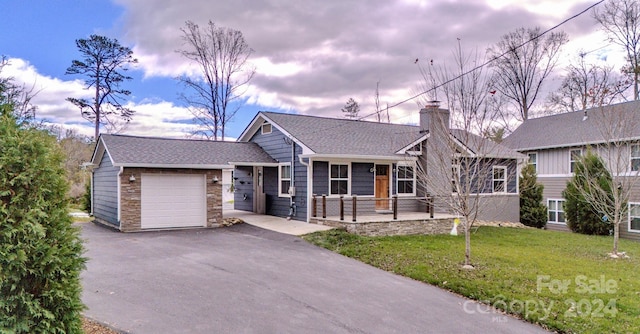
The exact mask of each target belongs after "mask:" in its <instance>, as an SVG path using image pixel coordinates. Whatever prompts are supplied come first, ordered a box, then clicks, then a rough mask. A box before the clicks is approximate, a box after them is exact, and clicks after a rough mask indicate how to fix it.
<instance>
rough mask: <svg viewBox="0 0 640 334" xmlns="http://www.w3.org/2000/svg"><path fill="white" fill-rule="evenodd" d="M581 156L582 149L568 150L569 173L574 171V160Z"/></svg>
mask: <svg viewBox="0 0 640 334" xmlns="http://www.w3.org/2000/svg"><path fill="white" fill-rule="evenodd" d="M581 156H582V150H581V149H578V150H571V151H569V171H570V172H571V173H575V171H576V162H577V161H578V159H580V157H581Z"/></svg>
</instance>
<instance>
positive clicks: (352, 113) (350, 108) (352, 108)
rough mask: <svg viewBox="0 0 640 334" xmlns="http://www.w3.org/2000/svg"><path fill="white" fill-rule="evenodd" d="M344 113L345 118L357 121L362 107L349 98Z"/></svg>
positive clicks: (343, 109)
mask: <svg viewBox="0 0 640 334" xmlns="http://www.w3.org/2000/svg"><path fill="white" fill-rule="evenodd" d="M342 112H343V113H346V115H345V117H347V118H350V119H356V118H357V117H358V113H359V112H360V105H359V104H358V102H356V100H354V99H353V98H349V101H347V103H346V104H345V105H344V108H342Z"/></svg>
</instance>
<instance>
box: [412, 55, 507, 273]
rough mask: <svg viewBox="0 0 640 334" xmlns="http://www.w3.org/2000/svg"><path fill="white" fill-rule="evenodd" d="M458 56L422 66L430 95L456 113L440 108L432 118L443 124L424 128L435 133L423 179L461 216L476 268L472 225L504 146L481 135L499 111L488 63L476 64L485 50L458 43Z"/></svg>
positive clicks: (481, 208)
mask: <svg viewBox="0 0 640 334" xmlns="http://www.w3.org/2000/svg"><path fill="white" fill-rule="evenodd" d="M453 59H454V64H450V66H447V64H444V65H442V66H433V68H432V67H431V66H430V67H429V68H426V69H425V68H420V71H421V74H422V76H423V83H422V87H421V90H423V91H427V92H429V93H430V94H429V95H428V97H427V99H434V100H437V99H439V98H442V99H443V102H444V103H446V107H447V108H448V110H449V112H450V118H449V117H446V118H444V117H441V116H440V115H442V114H441V113H439V112H436V113H435V114H434V115H436V116H435V117H434V119H432V120H430V121H429V123H434V124H437V123H439V124H437V125H436V127H435V128H433V129H422V130H423V131H424V132H425V133H427V132H428V135H429V139H427V149H426V151H427V152H428V154H427V155H426V158H422V159H424V162H425V165H426V166H427V167H426V170H420V169H418V171H417V173H418V176H417V179H418V182H419V183H420V184H421V186H422V187H423V188H425V189H427V191H428V192H429V195H430V196H433V197H434V198H435V205H436V206H438V207H441V208H444V209H446V210H447V211H449V212H451V213H452V214H455V215H457V216H460V217H461V222H460V224H461V227H462V228H463V231H464V235H465V255H464V268H473V266H472V263H471V228H472V226H473V225H474V224H475V223H476V221H477V220H478V217H480V215H481V214H482V213H483V211H484V210H485V209H486V204H485V203H486V201H484V200H483V196H481V195H480V193H482V192H484V191H485V188H486V187H490V186H491V184H492V173H493V170H492V166H493V165H494V163H495V161H496V159H495V157H496V156H498V155H499V153H500V152H497V151H496V149H497V148H498V146H496V145H495V143H494V142H492V141H491V140H488V139H485V138H482V137H481V136H479V135H476V134H482V133H485V132H486V131H487V130H488V128H489V127H490V126H491V121H492V120H494V116H495V115H496V114H495V113H494V112H493V111H492V110H493V109H492V108H490V105H491V102H492V101H491V98H492V97H491V94H490V93H488V92H489V91H490V88H491V86H490V85H491V81H490V78H489V77H488V76H487V75H486V73H484V70H483V67H477V66H476V64H479V63H483V62H484V59H483V57H482V55H480V54H479V53H478V52H477V51H475V52H469V53H465V52H463V50H462V47H461V46H460V44H458V47H457V48H456V49H455V50H454V57H453ZM436 88H437V89H436ZM419 103H420V104H422V105H427V106H428V107H427V109H428V108H431V107H435V105H431V106H430V104H431V103H430V102H429V101H428V100H423V101H420V102H419ZM435 108H437V107H435ZM450 128H455V130H450ZM432 130H434V131H432ZM471 148H472V149H471ZM502 186H503V187H506V186H507V185H506V184H503V185H502Z"/></svg>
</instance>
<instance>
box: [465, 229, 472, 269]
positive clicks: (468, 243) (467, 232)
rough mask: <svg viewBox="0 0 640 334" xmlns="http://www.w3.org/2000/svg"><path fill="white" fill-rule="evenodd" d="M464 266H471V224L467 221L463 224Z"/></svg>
mask: <svg viewBox="0 0 640 334" xmlns="http://www.w3.org/2000/svg"><path fill="white" fill-rule="evenodd" d="M464 264H465V265H467V266H470V265H471V224H469V220H468V219H467V220H466V222H465V224H464Z"/></svg>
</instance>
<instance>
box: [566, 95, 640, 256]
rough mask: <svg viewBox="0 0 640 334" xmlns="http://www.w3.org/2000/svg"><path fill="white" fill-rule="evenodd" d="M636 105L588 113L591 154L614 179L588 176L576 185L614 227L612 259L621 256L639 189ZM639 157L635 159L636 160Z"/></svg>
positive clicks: (639, 152)
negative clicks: (620, 247) (621, 241)
mask: <svg viewBox="0 0 640 334" xmlns="http://www.w3.org/2000/svg"><path fill="white" fill-rule="evenodd" d="M635 106H636V105H635V104H629V103H624V104H619V105H615V106H609V107H608V108H607V109H600V108H596V109H592V110H591V111H590V112H588V113H585V117H584V118H583V122H584V123H585V124H584V126H588V127H589V129H591V132H592V133H593V137H592V138H591V140H590V142H592V144H591V146H590V150H591V151H592V152H593V153H594V154H596V155H598V156H599V157H600V158H601V159H602V160H603V162H604V164H605V166H606V168H607V171H608V172H609V174H610V175H611V178H609V179H607V178H602V177H599V176H598V175H589V170H585V179H584V180H582V181H583V182H580V183H577V184H581V186H579V187H577V190H578V191H579V192H580V194H582V195H583V196H584V198H585V200H586V201H587V202H589V203H590V204H591V205H592V206H593V207H594V208H595V209H596V211H598V212H599V213H601V214H602V217H606V219H607V220H609V221H611V222H612V223H613V227H614V230H613V250H612V253H611V256H612V257H619V256H621V255H622V254H620V253H619V251H618V240H619V236H620V224H621V223H622V222H624V221H626V219H627V217H628V215H629V204H628V203H629V199H630V198H631V195H632V193H634V192H635V191H637V187H638V186H640V146H638V145H640V141H638V140H637V139H633V138H637V137H638V135H637V133H638V131H637V129H638V128H639V127H640V120H639V118H638V117H637V115H636V114H638V113H639V112H640V110H637V108H636V107H635ZM634 157H636V158H634Z"/></svg>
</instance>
